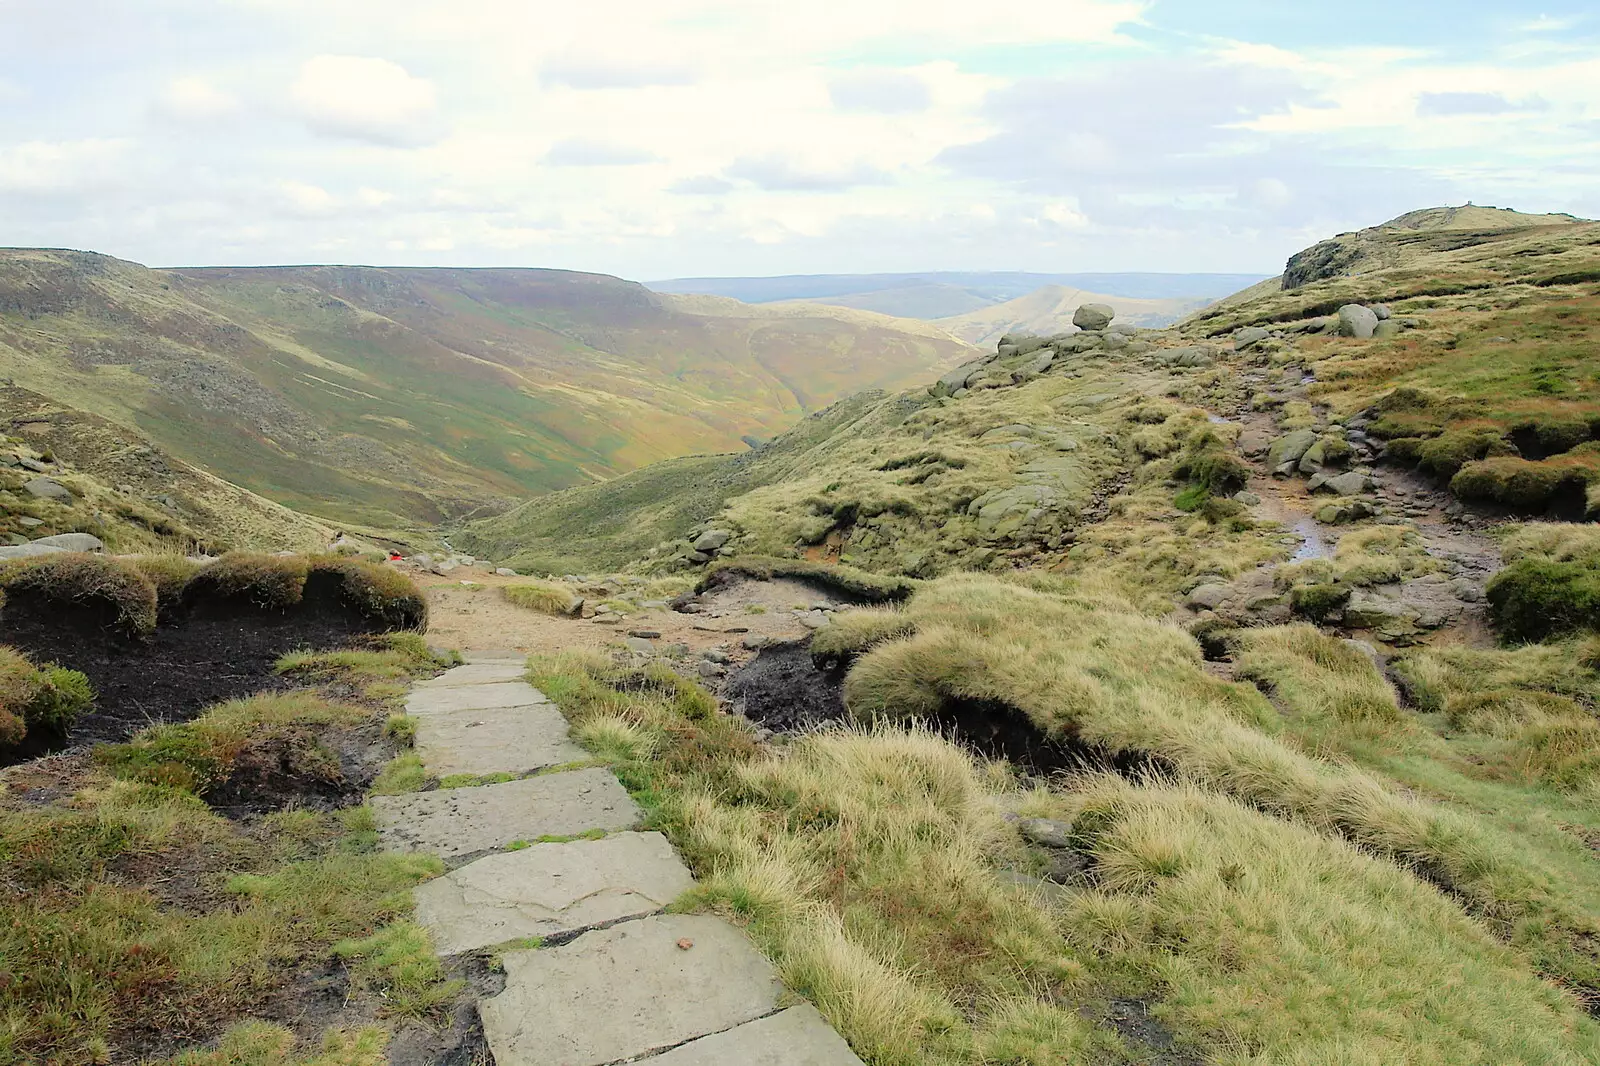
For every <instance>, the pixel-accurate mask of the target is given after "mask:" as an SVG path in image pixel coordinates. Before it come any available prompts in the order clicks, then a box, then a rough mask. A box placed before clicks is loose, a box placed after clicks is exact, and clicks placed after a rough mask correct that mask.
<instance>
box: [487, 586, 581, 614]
mask: <svg viewBox="0 0 1600 1066" xmlns="http://www.w3.org/2000/svg"><path fill="white" fill-rule="evenodd" d="M500 598H501V599H503V600H505V601H506V602H507V603H510V604H514V605H516V606H518V607H526V608H527V609H528V610H530V611H538V612H539V613H541V614H566V613H567V612H568V611H570V610H572V604H573V595H572V590H571V589H570V588H568V587H567V586H565V585H558V584H556V583H555V582H553V581H527V582H521V583H518V584H515V585H502V586H501V587H500Z"/></svg>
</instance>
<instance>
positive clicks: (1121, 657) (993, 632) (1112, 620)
mask: <svg viewBox="0 0 1600 1066" xmlns="http://www.w3.org/2000/svg"><path fill="white" fill-rule="evenodd" d="M905 612H906V615H907V616H908V617H909V618H910V619H911V621H912V622H913V624H914V625H915V627H916V633H915V635H914V636H911V637H909V638H907V639H904V640H899V641H892V642H887V643H884V644H880V645H879V646H878V647H876V648H874V649H873V650H872V651H870V652H868V653H867V654H866V655H864V656H862V657H861V659H860V660H859V661H858V662H857V663H856V665H855V667H854V668H853V669H852V670H851V672H850V674H849V675H848V677H847V678H846V682H845V698H846V702H847V704H848V706H849V707H850V709H851V711H852V713H854V714H855V715H857V716H858V717H860V718H863V719H867V720H884V719H893V720H905V719H918V718H937V717H938V716H939V715H940V714H941V713H942V712H943V711H944V710H945V708H946V707H947V706H948V705H949V704H951V703H952V702H956V701H961V700H983V701H996V702H998V703H1001V704H1004V705H1007V706H1010V707H1014V708H1016V709H1017V710H1019V711H1021V712H1022V713H1023V714H1024V715H1026V716H1027V718H1028V719H1029V720H1030V721H1032V722H1033V724H1034V725H1035V726H1036V727H1037V728H1038V729H1039V731H1040V732H1041V733H1042V734H1044V735H1046V736H1053V737H1058V738H1076V739H1079V740H1082V741H1087V742H1090V743H1093V744H1098V745H1102V746H1104V747H1105V748H1107V749H1109V750H1111V751H1115V752H1128V753H1143V754H1147V755H1153V756H1156V757H1158V758H1159V759H1161V760H1162V761H1164V762H1165V763H1166V764H1167V765H1169V766H1171V767H1172V768H1173V769H1174V770H1176V771H1177V772H1178V773H1180V774H1182V775H1183V776H1185V777H1186V778H1188V779H1190V780H1193V781H1195V782H1197V783H1200V784H1202V785H1204V786H1205V787H1207V788H1210V789H1213V790H1216V791H1219V792H1221V793H1224V794H1226V795H1229V796H1232V797H1234V798H1235V799H1237V800H1239V801H1241V802H1243V803H1245V804H1247V805H1249V806H1251V807H1254V808H1256V809H1258V810H1261V811H1263V812H1266V813H1270V814H1275V815H1278V816H1281V817H1287V818H1295V819H1300V820H1303V821H1304V822H1306V823H1308V824H1310V825H1313V826H1315V827H1317V828H1319V829H1321V830H1323V831H1325V832H1329V833H1334V834H1337V835H1339V836H1342V837H1345V838H1347V839H1349V840H1351V841H1354V842H1356V843H1358V844H1360V845H1362V846H1365V847H1368V848H1371V849H1373V850H1374V851H1375V852H1377V853H1379V854H1382V855H1386V856H1389V857H1391V858H1393V859H1394V860H1395V861H1396V862H1397V863H1400V864H1401V865H1403V866H1406V867H1409V868H1411V869H1413V870H1416V871H1418V872H1419V873H1420V874H1422V875H1423V876H1425V877H1427V878H1428V879H1430V880H1433V881H1436V882H1438V883H1440V884H1442V885H1444V886H1446V887H1447V888H1448V889H1449V890H1450V891H1451V892H1452V893H1453V894H1454V895H1455V896H1456V898H1457V899H1458V900H1460V902H1461V903H1462V904H1463V906H1465V907H1466V908H1467V909H1468V910H1469V911H1471V912H1472V913H1473V914H1474V915H1476V916H1478V917H1480V918H1482V919H1484V920H1486V921H1488V922H1490V923H1491V924H1492V925H1493V927H1494V928H1495V929H1496V930H1497V931H1499V932H1500V933H1501V934H1502V935H1503V936H1505V937H1507V938H1508V939H1509V940H1511V942H1512V943H1514V944H1517V945H1518V946H1520V947H1522V948H1523V949H1525V950H1527V951H1528V952H1529V953H1530V954H1531V955H1533V956H1534V957H1535V958H1536V959H1537V961H1538V965H1539V966H1540V967H1541V969H1542V970H1543V971H1544V972H1545V973H1547V974H1549V975H1551V976H1554V977H1557V978H1559V979H1561V980H1563V981H1565V982H1567V983H1568V984H1569V985H1570V986H1572V987H1574V988H1577V989H1580V990H1585V992H1586V993H1587V994H1591V995H1594V994H1597V993H1600V956H1597V955H1596V953H1595V951H1594V949H1593V948H1592V947H1591V946H1590V945H1591V944H1592V943H1593V941H1592V940H1591V938H1592V937H1594V936H1596V935H1597V934H1600V924H1597V922H1596V919H1595V917H1594V915H1593V914H1592V913H1590V912H1589V910H1588V908H1587V907H1586V905H1585V904H1584V903H1583V902H1582V900H1583V898H1584V896H1583V893H1582V891H1579V890H1576V889H1574V888H1571V887H1569V886H1567V885H1565V884H1563V883H1562V880H1561V879H1560V878H1558V877H1557V876H1556V875H1555V873H1554V872H1553V871H1552V870H1551V869H1550V868H1547V867H1545V866H1544V865H1543V864H1542V863H1540V862H1539V861H1538V860H1536V859H1533V858H1525V856H1524V855H1523V853H1522V851H1521V850H1520V849H1519V848H1518V844H1517V841H1516V839H1514V838H1513V837H1512V836H1510V835H1506V834H1503V833H1502V832H1500V831H1499V830H1498V829H1497V828H1496V827H1495V826H1493V825H1492V824H1489V823H1487V822H1483V821H1479V820H1476V819H1474V818H1472V817H1470V816H1468V815H1466V814H1464V813H1462V812H1459V811H1456V810H1453V809H1450V808H1447V807H1444V806H1441V805H1437V804H1433V803H1429V802H1425V801H1422V800H1419V799H1415V798H1412V797H1410V796H1407V795H1403V794H1401V793H1400V792H1399V791H1397V790H1396V789H1394V788H1392V787H1391V786H1389V785H1386V784H1385V783H1384V782H1383V781H1382V780H1381V779H1379V778H1378V777H1375V776H1373V775H1371V774H1368V773H1365V772H1362V771H1359V770H1355V769H1351V768H1346V767H1341V766H1337V765H1333V764H1330V763H1328V762H1325V761H1323V760H1320V759H1317V758H1313V757H1308V756H1307V755H1305V754H1303V753H1302V752H1300V751H1299V750H1297V748H1296V747H1295V746H1294V744H1292V743H1289V742H1286V741H1287V740H1288V738H1287V737H1286V736H1285V733H1286V726H1285V723H1284V721H1283V720H1282V718H1281V717H1280V716H1279V714H1278V713H1277V712H1276V711H1275V710H1274V709H1273V708H1272V707H1271V706H1270V704H1268V703H1267V702H1266V700H1265V699H1264V698H1262V697H1261V695H1260V694H1259V693H1257V692H1256V691H1254V690H1253V689H1249V688H1246V687H1245V686H1242V685H1238V684H1233V683H1228V682H1224V681H1221V680H1218V679H1216V678H1213V677H1211V676H1209V675H1207V674H1206V673H1205V672H1204V671H1203V670H1202V669H1201V665H1200V664H1201V657H1200V652H1199V648H1198V646H1197V645H1196V644H1195V643H1194V641H1193V640H1192V639H1191V638H1190V637H1189V636H1188V635H1187V634H1185V633H1183V632H1182V631H1181V630H1179V629H1177V628H1176V627H1174V626H1170V625H1166V624H1163V623H1160V622H1156V621H1153V620H1151V619H1149V618H1146V617H1141V616H1135V615H1129V614H1123V613H1119V612H1117V611H1112V610H1101V609H1096V608H1095V607H1094V606H1092V605H1090V604H1089V603H1086V602H1084V601H1082V600H1078V601H1074V600H1072V599H1071V598H1069V597H1065V596H1058V595H1051V594H1048V593H1043V592H1039V591H1036V590H1034V589H1027V588H1023V587H1020V586H1019V585H1017V584H1015V583H1008V582H1005V581H1002V580H998V579H994V578H985V577H979V576H976V575H966V576H957V577H950V578H945V579H941V580H940V581H938V582H935V583H932V584H930V585H929V586H927V587H926V588H925V589H923V590H922V591H921V592H920V593H919V594H918V595H917V596H915V597H913V599H912V600H911V601H910V603H909V604H907V606H906V608H905Z"/></svg>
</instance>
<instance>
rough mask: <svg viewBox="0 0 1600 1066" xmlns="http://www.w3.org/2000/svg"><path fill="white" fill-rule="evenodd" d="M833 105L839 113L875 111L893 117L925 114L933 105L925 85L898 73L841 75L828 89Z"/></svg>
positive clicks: (896, 71)
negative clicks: (917, 113)
mask: <svg viewBox="0 0 1600 1066" xmlns="http://www.w3.org/2000/svg"><path fill="white" fill-rule="evenodd" d="M828 94H829V95H830V96H831V97H832V98H833V105H834V106H835V107H837V108H839V109H840V110H843V111H876V112H881V113H883V114H889V115H897V114H905V113H907V112H916V111H926V110H927V109H928V105H929V104H931V103H932V102H933V97H932V94H930V93H929V91H928V83H927V82H925V81H923V80H922V79H921V78H919V77H917V75H915V74H910V73H906V72H903V71H898V70H864V71H854V72H852V73H849V74H842V75H840V76H839V77H837V78H834V79H833V81H832V82H831V83H830V84H829V86H828Z"/></svg>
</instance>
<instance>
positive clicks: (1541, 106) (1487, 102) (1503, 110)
mask: <svg viewBox="0 0 1600 1066" xmlns="http://www.w3.org/2000/svg"><path fill="white" fill-rule="evenodd" d="M1549 107H1550V105H1549V104H1548V103H1547V102H1545V101H1544V100H1541V99H1540V98H1539V97H1537V96H1535V97H1533V98H1532V99H1529V100H1525V101H1523V102H1522V103H1512V102H1511V101H1510V100H1507V99H1506V98H1505V97H1504V96H1502V95H1501V94H1499V93H1422V94H1420V95H1419V96H1418V97H1417V114H1418V115H1419V116H1425V117H1431V118H1445V117H1448V116H1451V115H1509V114H1514V113H1516V112H1519V111H1545V110H1548V109H1549Z"/></svg>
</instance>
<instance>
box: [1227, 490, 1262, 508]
mask: <svg viewBox="0 0 1600 1066" xmlns="http://www.w3.org/2000/svg"><path fill="white" fill-rule="evenodd" d="M1233 498H1234V499H1235V500H1237V501H1238V502H1239V503H1242V504H1244V505H1245V506H1246V507H1257V506H1259V505H1260V504H1261V497H1260V496H1257V495H1256V494H1255V493H1253V492H1251V491H1249V490H1248V489H1240V490H1239V491H1238V492H1236V493H1234V494H1233Z"/></svg>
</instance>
